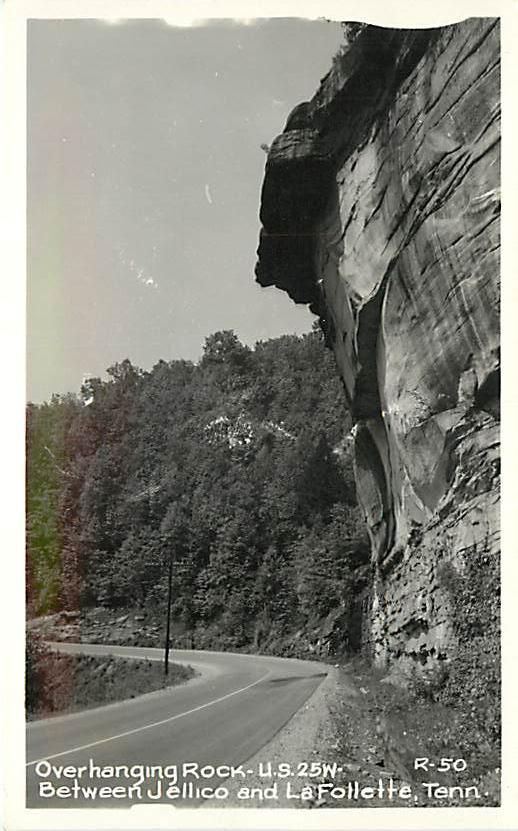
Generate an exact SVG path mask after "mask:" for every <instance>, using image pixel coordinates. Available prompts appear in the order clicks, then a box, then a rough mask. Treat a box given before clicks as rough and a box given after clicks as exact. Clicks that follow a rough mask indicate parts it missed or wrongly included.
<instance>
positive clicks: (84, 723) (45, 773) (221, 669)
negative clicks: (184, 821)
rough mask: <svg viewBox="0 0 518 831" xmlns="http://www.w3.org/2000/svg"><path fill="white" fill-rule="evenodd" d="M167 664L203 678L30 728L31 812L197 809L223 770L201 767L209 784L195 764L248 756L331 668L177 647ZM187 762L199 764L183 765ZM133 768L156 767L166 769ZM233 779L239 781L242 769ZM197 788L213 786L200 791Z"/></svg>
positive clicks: (130, 653)
mask: <svg viewBox="0 0 518 831" xmlns="http://www.w3.org/2000/svg"><path fill="white" fill-rule="evenodd" d="M59 649H60V650H66V651H67V652H77V651H81V652H88V653H89V654H108V653H109V654H112V655H121V656H126V657H140V658H150V659H152V660H160V659H161V658H162V655H163V653H162V650H159V649H148V648H137V647H119V646H104V645H103V646H100V645H94V644H91V645H90V644H88V645H86V644H81V645H74V644H60V645H59ZM171 660H172V661H178V662H184V663H189V664H191V666H193V667H195V668H196V669H197V670H199V672H200V675H199V676H198V677H196V678H194V679H192V680H191V681H189V682H187V683H185V684H182V685H180V686H177V687H171V688H170V689H168V690H165V691H159V692H155V693H150V694H148V695H144V696H140V697H139V698H136V699H132V700H128V701H121V702H117V703H115V704H110V705H107V706H105V707H97V708H95V709H91V710H85V711H83V712H81V713H74V714H72V715H67V716H57V717H53V718H47V719H42V720H40V721H35V722H30V723H29V724H28V725H27V757H26V758H27V807H29V808H35V807H38V808H58V807H59V808H78V807H88V808H96V807H97V808H110V807H111V808H121V807H125V806H127V805H129V804H142V803H147V802H152V801H155V802H166V803H168V804H172V805H175V806H177V807H195V805H198V804H200V803H201V801H202V800H203V799H207V797H208V798H209V799H211V796H212V791H213V789H214V788H217V787H218V786H223V785H224V779H225V778H226V777H225V774H226V773H227V770H226V768H224V767H223V768H222V769H221V770H220V771H219V775H211V773H212V771H211V770H210V768H207V770H204V771H203V773H204V774H206V778H205V776H201V767H203V766H218V765H220V766H224V765H239V764H241V763H243V762H245V761H246V760H247V759H249V758H250V757H251V756H253V755H254V754H255V753H256V752H257V751H258V750H260V748H261V747H263V746H264V745H265V744H266V743H267V742H268V741H269V740H270V739H271V738H272V737H273V736H274V735H275V733H277V732H278V730H279V729H280V728H281V727H282V726H283V725H284V724H285V723H286V722H287V721H288V720H289V719H290V718H291V716H292V715H293V714H294V713H295V712H296V711H297V710H298V709H299V708H300V707H301V706H302V704H303V703H304V701H305V700H306V699H307V698H308V697H309V696H310V695H311V693H312V692H313V691H314V690H315V689H316V687H317V686H318V684H319V683H320V682H321V681H322V679H323V677H324V676H325V674H326V670H327V667H326V666H325V665H323V664H320V663H313V662H311V661H299V660H293V659H287V658H273V657H269V656H257V655H240V654H234V653H225V652H201V651H196V650H173V651H172V652H171ZM90 760H91V761H90ZM265 761H267V760H265ZM188 763H197V764H198V768H195V767H193V766H191V767H188V768H184V767H183V766H184V765H185V764H188ZM139 765H141V766H159V765H161V766H162V771H159V770H157V769H155V770H154V771H151V772H150V771H145V770H144V771H142V769H141V768H139V767H135V766H139ZM116 766H120V767H119V770H118V771H115V770H114V768H115V767H116ZM166 766H169V767H166ZM175 766H176V767H175ZM81 768H84V770H81ZM164 768H165V770H164ZM244 772H245V773H246V766H245V769H244ZM147 774H149V776H148V775H147ZM177 774H178V781H176V776H177ZM236 777H237V778H238V779H239V780H241V778H242V777H241V773H239V772H238V773H236ZM142 779H143V781H140V780H142ZM159 780H160V781H159ZM243 782H244V784H246V779H245V780H243ZM45 783H48V784H45ZM139 783H140V784H139ZM265 784H268V783H267V782H265ZM89 787H90V788H93V787H96V788H100V787H104V788H106V789H108V790H105V791H104V792H103V793H104V796H103V795H101V793H100V792H99V790H97V791H96V796H95V799H92V797H91V794H92V793H93V791H91V790H90V791H86V792H85V790H84V788H89ZM171 787H172V788H173V790H172V791H171V790H169V792H168V793H166V792H167V791H168V788H171ZM200 787H206V788H210V789H211V790H210V791H205V792H203V793H200V792H199V791H196V788H200ZM57 788H62V790H61V791H60V792H59V793H58V792H57ZM110 788H119V790H118V791H114V790H109V789H110ZM131 788H133V790H131ZM174 788H178V792H177V791H176V790H174ZM87 794H90V795H89V796H88V795H87ZM155 795H158V796H157V797H156V798H154V797H155Z"/></svg>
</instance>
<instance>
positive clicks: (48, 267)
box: [27, 19, 342, 401]
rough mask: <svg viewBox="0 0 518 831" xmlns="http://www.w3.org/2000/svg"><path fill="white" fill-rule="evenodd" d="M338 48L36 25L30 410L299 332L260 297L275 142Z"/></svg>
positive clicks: (166, 28) (236, 31)
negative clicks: (264, 191)
mask: <svg viewBox="0 0 518 831" xmlns="http://www.w3.org/2000/svg"><path fill="white" fill-rule="evenodd" d="M341 40H342V32H341V28H340V26H339V24H337V23H326V22H325V21H322V22H309V21H303V20H297V19H291V20H263V21H257V22H256V23H254V24H252V25H244V24H239V23H237V22H232V21H218V22H214V23H212V24H210V25H204V26H196V27H194V28H175V27H172V26H170V25H167V24H166V23H164V22H160V21H130V22H126V23H119V24H107V23H103V22H100V21H86V20H66V21H45V20H42V21H31V22H30V23H29V36H28V323H27V325H28V396H29V398H30V399H31V400H33V401H41V400H43V399H46V398H48V397H49V396H50V395H51V393H52V392H66V391H78V389H79V386H80V384H81V380H82V378H83V376H84V375H85V374H94V375H102V374H103V372H104V370H105V369H106V368H107V367H108V366H110V365H111V364H113V363H114V362H116V361H121V360H123V359H124V358H126V357H128V358H130V360H131V361H132V362H133V363H135V364H136V365H138V366H140V367H143V368H145V369H149V368H150V367H151V366H153V364H154V363H156V362H157V361H158V360H159V359H160V358H163V359H165V360H171V359H173V358H180V357H182V358H189V359H193V360H196V359H197V358H198V357H199V356H200V353H201V349H202V345H203V342H204V339H205V337H206V336H207V335H208V334H210V333H211V332H214V331H216V330H218V329H234V330H235V331H236V332H237V334H238V336H239V337H240V338H241V340H242V341H244V342H246V343H250V344H252V343H254V342H255V341H256V340H260V339H265V338H269V337H275V336H276V335H278V334H281V333H284V332H297V333H300V332H303V331H307V330H308V329H310V327H311V323H312V318H311V316H310V314H309V312H308V311H307V310H306V308H305V307H296V306H295V305H294V304H293V303H292V302H291V301H290V300H289V298H288V297H287V296H286V295H285V294H284V293H283V292H280V291H278V290H276V289H273V288H271V289H261V288H260V287H259V286H257V284H255V282H254V274H253V269H254V264H255V259H256V249H257V243H258V233H259V220H258V211H259V199H260V190H261V183H262V178H263V172H264V165H265V161H266V156H265V154H264V152H263V150H261V149H260V145H261V143H269V142H270V141H271V139H272V138H273V137H274V136H275V135H276V134H277V133H278V132H280V131H281V130H282V128H283V126H284V123H285V119H286V116H287V115H288V113H289V112H290V110H291V109H292V108H293V107H294V106H295V105H296V104H298V103H299V102H300V101H303V100H305V99H308V98H310V97H311V96H312V95H313V93H314V92H315V90H316V88H317V86H318V83H319V80H320V78H321V77H322V76H323V75H324V74H325V73H326V72H327V70H328V69H329V67H330V65H331V58H332V56H333V54H334V53H335V52H336V50H337V48H338V46H339V44H340V42H341Z"/></svg>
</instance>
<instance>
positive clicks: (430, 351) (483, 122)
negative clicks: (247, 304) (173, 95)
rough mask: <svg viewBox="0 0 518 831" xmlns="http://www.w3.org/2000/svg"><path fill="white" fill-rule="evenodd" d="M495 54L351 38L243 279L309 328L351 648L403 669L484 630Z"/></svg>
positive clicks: (276, 149) (490, 470)
mask: <svg viewBox="0 0 518 831" xmlns="http://www.w3.org/2000/svg"><path fill="white" fill-rule="evenodd" d="M499 50H500V43H499V26H498V21H496V20H494V19H469V20H466V21H463V22H462V23H459V24H455V25H452V26H446V27H444V28H440V29H433V30H389V29H382V28H378V27H373V26H368V27H366V28H365V29H364V30H363V31H362V32H361V34H360V35H359V36H358V38H357V39H356V40H355V41H354V42H353V44H352V45H351V47H350V49H349V50H348V51H347V52H346V53H345V54H343V55H341V56H339V57H337V58H336V59H335V61H334V64H333V68H332V69H331V71H330V73H329V74H328V75H327V76H326V77H325V78H324V79H323V81H322V82H321V85H320V88H319V89H318V91H317V93H316V94H315V96H314V97H313V99H312V100H311V101H309V102H304V103H303V104H300V105H299V106H297V107H296V108H295V110H293V112H292V113H291V115H290V117H289V118H288V121H287V124H286V127H285V129H284V132H283V133H282V134H281V135H280V136H278V137H277V138H276V139H275V141H274V142H273V144H272V146H271V148H270V151H269V154H268V159H267V163H266V171H265V178H264V183H263V189H262V200H261V214H260V216H261V222H262V230H261V239H260V244H259V250H258V263H257V267H256V274H257V280H258V282H259V283H260V284H261V285H263V286H269V285H275V286H277V287H278V288H280V289H283V290H285V291H287V292H288V294H289V295H290V296H291V297H292V298H293V300H295V301H296V302H298V303H308V304H310V307H311V309H312V311H313V312H314V313H315V314H317V315H319V317H320V320H321V323H322V327H323V329H324V332H325V334H326V339H327V342H328V344H329V345H330V346H331V347H332V348H333V350H334V353H335V356H336V361H337V364H338V368H339V371H340V374H341V376H342V378H343V382H344V387H345V393H346V397H347V400H348V405H349V407H350V409H351V411H352V413H353V417H354V420H355V427H354V434H355V466H356V479H357V488H358V496H359V500H360V503H361V506H362V509H363V511H364V514H365V517H366V521H367V525H368V528H369V533H370V538H371V543H372V591H371V603H370V608H369V611H368V619H369V623H368V626H367V627H366V641H368V643H369V645H370V647H371V649H372V652H373V654H374V656H375V657H376V659H377V660H378V661H386V660H388V661H389V662H392V661H394V660H396V659H397V661H398V662H399V663H400V664H401V663H403V664H406V665H407V666H409V667H423V666H425V667H426V666H430V665H436V664H437V662H439V661H441V660H443V659H445V658H448V657H449V655H450V653H451V649H452V648H453V647H454V646H455V645H458V642H459V639H461V640H462V639H467V640H469V639H470V638H476V637H477V636H478V635H479V634H480V632H479V631H478V630H479V629H480V627H483V628H486V629H487V628H493V627H494V628H495V631H496V630H497V628H498V619H499V611H498V608H499V604H498V586H499V579H498V560H499V537H500V534H499V458H500V453H499V377H500V375H499V373H500V355H499V341H500V333H499V212H500V192H499V182H500V180H499V140H500V89H499V53H500V52H499ZM474 574H476V575H477V576H476V578H474V577H473V575H474ZM470 597H471V600H470V599H469V598H470ZM459 604H464V605H463V606H462V608H461V607H459ZM470 604H471V605H470ZM472 607H473V608H475V609H477V608H478V609H479V610H482V611H481V612H480V614H478V616H477V614H475V615H473V614H472V616H471V618H472V627H471V630H470V627H469V626H467V625H462V626H459V624H458V622H459V620H460V619H462V620H463V621H464V624H465V623H466V620H470V619H471V618H469V610H470V609H471V608H472Z"/></svg>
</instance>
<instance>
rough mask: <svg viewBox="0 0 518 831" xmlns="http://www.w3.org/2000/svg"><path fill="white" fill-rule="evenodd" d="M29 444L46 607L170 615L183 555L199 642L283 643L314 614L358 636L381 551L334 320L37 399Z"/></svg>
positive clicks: (31, 508)
mask: <svg viewBox="0 0 518 831" xmlns="http://www.w3.org/2000/svg"><path fill="white" fill-rule="evenodd" d="M27 448H28V452H27V570H28V574H27V585H28V609H29V614H30V615H32V616H36V615H42V614H45V613H48V612H52V611H56V610H62V609H68V610H77V609H87V608H91V607H105V608H108V609H128V608H132V609H137V608H142V609H146V610H147V612H148V613H149V610H155V611H156V615H157V620H158V619H159V618H160V619H161V618H162V617H163V611H164V608H165V604H166V598H167V582H168V565H169V562H170V560H172V565H173V568H172V589H173V591H172V598H173V603H172V615H173V620H174V624H175V627H176V631H185V632H189V633H192V637H193V643H202V642H203V644H204V645H208V644H213V645H219V646H221V645H224V646H228V647H229V648H244V647H250V646H253V647H254V648H256V649H262V648H268V646H269V645H270V648H271V644H272V642H273V641H274V640H275V638H277V639H278V638H279V637H280V636H281V635H282V636H285V635H286V636H289V635H290V633H294V632H295V631H297V630H304V629H306V630H307V629H308V628H310V627H320V629H321V630H322V631H323V632H325V633H327V636H328V638H329V640H330V641H332V639H333V638H335V639H338V640H339V641H340V644H341V645H342V646H347V642H348V640H350V641H352V640H353V639H354V632H353V629H354V626H353V625H352V617H353V611H354V608H355V606H354V603H355V598H357V596H358V594H359V593H360V592H361V589H362V586H363V585H364V584H365V580H366V570H367V569H368V564H367V563H368V549H369V546H368V541H367V537H366V533H365V530H364V525H363V521H362V519H361V517H360V515H359V509H358V508H357V506H356V499H355V489H354V478H353V471H352V461H351V458H352V454H351V439H350V421H349V420H348V415H347V411H346V408H345V404H344V398H343V392H342V389H341V387H340V381H339V380H338V378H337V375H336V370H335V367H334V363H333V358H332V356H331V355H330V353H329V352H328V351H327V350H326V349H325V348H324V345H323V342H322V337H321V335H320V333H319V332H318V331H316V330H315V331H313V332H311V333H308V334H307V335H303V336H302V337H296V336H283V337H280V338H277V339H274V340H269V341H266V342H259V343H257V344H256V345H255V348H254V349H251V348H249V347H247V346H244V345H243V344H241V343H240V341H239V340H238V338H237V337H236V335H235V334H234V333H233V332H232V331H225V332H216V333H215V334H213V335H211V336H209V337H208V338H207V339H206V342H205V346H204V350H203V355H202V357H201V359H200V361H199V362H198V363H197V364H194V363H191V362H188V361H183V360H174V361H170V362H166V361H159V362H158V363H157V364H156V365H155V366H154V367H153V368H152V370H150V371H149V372H147V371H142V370H140V369H138V368H136V367H134V366H133V365H132V364H131V363H130V361H128V360H125V361H123V362H122V363H120V364H116V365H115V366H113V367H111V368H110V369H109V370H108V371H107V379H106V380H101V379H98V378H93V379H89V380H88V381H87V382H86V383H85V384H84V385H83V387H82V389H81V392H80V394H79V395H77V396H76V395H65V396H57V395H56V396H53V397H52V399H51V401H50V402H47V403H44V404H41V405H35V404H29V405H28V408H27ZM200 633H203V638H200V637H198V636H199V635H200ZM338 646H339V644H338V643H335V644H334V648H338Z"/></svg>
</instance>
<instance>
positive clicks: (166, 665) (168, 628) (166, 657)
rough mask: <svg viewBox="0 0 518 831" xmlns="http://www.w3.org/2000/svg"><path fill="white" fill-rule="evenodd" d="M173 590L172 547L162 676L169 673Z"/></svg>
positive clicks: (171, 550)
mask: <svg viewBox="0 0 518 831" xmlns="http://www.w3.org/2000/svg"><path fill="white" fill-rule="evenodd" d="M172 588H173V547H172V546H171V548H170V550H169V575H168V581H167V626H166V630H165V655H164V674H165V675H167V674H168V673H169V642H170V635H171V600H172V597H171V595H172Z"/></svg>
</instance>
